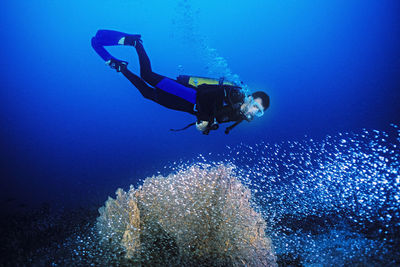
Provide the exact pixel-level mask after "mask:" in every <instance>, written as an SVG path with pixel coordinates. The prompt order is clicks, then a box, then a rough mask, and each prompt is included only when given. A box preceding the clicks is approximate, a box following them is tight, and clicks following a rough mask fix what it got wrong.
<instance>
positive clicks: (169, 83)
mask: <svg viewBox="0 0 400 267" xmlns="http://www.w3.org/2000/svg"><path fill="white" fill-rule="evenodd" d="M156 87H157V88H159V89H161V90H163V91H165V92H167V93H170V94H173V95H176V96H179V97H180V98H183V99H185V100H186V101H189V102H190V103H192V104H196V90H195V89H193V88H190V87H186V86H183V85H182V84H180V83H178V82H176V81H174V80H171V79H169V78H164V79H162V80H161V81H160V82H159V83H158V84H157V85H156Z"/></svg>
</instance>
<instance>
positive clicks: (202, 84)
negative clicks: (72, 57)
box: [92, 30, 269, 135]
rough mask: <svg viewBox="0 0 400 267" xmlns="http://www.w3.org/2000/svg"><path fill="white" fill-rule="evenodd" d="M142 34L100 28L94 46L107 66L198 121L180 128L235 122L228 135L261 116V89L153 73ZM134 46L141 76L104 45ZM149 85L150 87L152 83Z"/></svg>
mask: <svg viewBox="0 0 400 267" xmlns="http://www.w3.org/2000/svg"><path fill="white" fill-rule="evenodd" d="M142 43H143V42H142V40H141V35H139V34H127V33H123V32H118V31H112V30H98V31H97V33H96V35H95V36H94V37H93V38H92V47H93V48H94V50H95V51H96V52H97V54H98V55H99V56H100V57H101V58H102V59H103V60H104V61H105V63H106V64H107V65H109V66H110V67H111V68H113V69H115V70H116V71H117V72H121V73H122V74H123V75H124V76H125V77H126V78H127V79H128V80H129V81H130V82H131V83H132V84H133V85H134V86H135V87H136V88H137V89H138V90H139V91H140V93H141V94H142V95H143V96H144V97H145V98H147V99H150V100H152V101H154V102H156V103H158V104H160V105H162V106H164V107H167V108H169V109H173V110H178V111H184V112H188V113H190V114H193V115H195V116H196V117H197V121H196V122H193V123H191V124H189V125H187V126H186V127H184V128H182V129H178V130H174V129H171V130H172V131H181V130H184V129H187V128H189V127H190V126H193V125H196V128H197V129H198V130H199V131H201V132H202V133H203V134H206V135H208V134H209V132H210V131H211V130H217V129H218V128H219V124H220V123H225V122H234V123H233V124H232V125H231V126H229V127H227V128H226V130H225V133H226V134H228V133H229V131H230V130H232V128H234V127H235V126H237V125H238V124H239V123H241V122H242V121H244V120H246V121H249V122H250V121H252V120H253V119H254V117H261V116H262V115H263V114H264V111H265V110H266V109H267V108H268V107H269V96H268V95H267V94H266V93H265V92H262V91H257V92H254V93H252V94H251V95H245V94H244V93H243V91H242V90H241V89H242V88H241V87H240V86H238V85H237V84H234V83H231V82H229V81H224V79H223V78H221V79H219V80H214V79H210V78H202V77H191V76H187V75H180V76H179V77H178V78H177V79H176V80H174V79H170V78H168V77H165V76H162V75H160V74H157V73H154V72H153V71H152V68H151V64H150V60H149V58H148V56H147V54H146V51H145V50H144V47H143V44H142ZM113 45H125V46H133V47H135V48H136V52H137V54H138V57H139V65H140V77H139V76H137V75H136V74H134V73H132V72H131V71H129V70H128V68H127V66H128V62H126V61H123V60H119V59H117V58H115V57H113V56H112V55H111V54H110V53H109V52H107V50H106V49H105V48H104V46H113ZM149 85H150V86H149Z"/></svg>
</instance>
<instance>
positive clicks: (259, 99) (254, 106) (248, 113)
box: [240, 91, 269, 121]
mask: <svg viewBox="0 0 400 267" xmlns="http://www.w3.org/2000/svg"><path fill="white" fill-rule="evenodd" d="M268 107H269V96H268V95H267V94H266V93H265V92H262V91H257V92H254V93H252V94H251V95H249V96H247V97H246V98H245V101H244V103H243V104H242V106H241V107H240V111H241V113H242V115H243V116H244V117H245V119H246V120H247V121H251V120H253V119H254V117H255V116H256V117H261V116H262V115H264V111H265V110H266V109H267V108H268Z"/></svg>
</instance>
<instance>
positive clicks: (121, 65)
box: [106, 58, 128, 72]
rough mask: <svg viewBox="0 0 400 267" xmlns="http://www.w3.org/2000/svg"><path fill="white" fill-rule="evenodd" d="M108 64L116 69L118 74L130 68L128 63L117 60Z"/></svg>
mask: <svg viewBox="0 0 400 267" xmlns="http://www.w3.org/2000/svg"><path fill="white" fill-rule="evenodd" d="M106 64H107V65H108V66H110V67H111V68H112V69H115V70H116V71H117V72H121V71H122V70H124V69H126V68H127V67H128V62H126V61H122V60H119V59H115V58H112V59H110V60H109V61H106Z"/></svg>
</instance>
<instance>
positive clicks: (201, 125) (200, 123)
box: [196, 121, 208, 132]
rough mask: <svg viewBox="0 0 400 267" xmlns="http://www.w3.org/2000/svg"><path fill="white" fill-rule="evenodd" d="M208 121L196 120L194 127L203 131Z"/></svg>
mask: <svg viewBox="0 0 400 267" xmlns="http://www.w3.org/2000/svg"><path fill="white" fill-rule="evenodd" d="M207 126H208V121H200V122H196V129H197V130H199V131H200V132H204V131H205V130H206V129H207Z"/></svg>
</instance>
